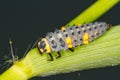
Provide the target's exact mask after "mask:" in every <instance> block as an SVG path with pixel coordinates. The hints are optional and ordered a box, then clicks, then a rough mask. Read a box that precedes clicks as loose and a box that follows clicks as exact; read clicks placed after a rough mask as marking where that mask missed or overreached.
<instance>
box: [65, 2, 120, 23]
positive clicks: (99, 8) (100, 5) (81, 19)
mask: <svg viewBox="0 0 120 80" xmlns="http://www.w3.org/2000/svg"><path fill="white" fill-rule="evenodd" d="M119 1H120V0H98V1H97V2H95V3H94V4H93V5H92V6H91V7H89V8H88V9H86V10H85V11H84V12H82V13H81V14H80V15H78V16H77V17H76V18H74V19H73V20H72V21H70V22H69V23H68V24H67V25H73V24H84V23H89V22H93V21H95V20H96V19H98V18H99V17H100V16H101V15H103V14H104V13H105V12H107V11H108V10H109V9H110V8H111V7H113V6H114V5H115V4H116V3H118V2H119ZM108 6H109V7H108ZM88 15H89V16H88Z"/></svg>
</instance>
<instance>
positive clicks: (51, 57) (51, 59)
mask: <svg viewBox="0 0 120 80" xmlns="http://www.w3.org/2000/svg"><path fill="white" fill-rule="evenodd" d="M48 55H49V56H50V59H48V60H49V61H53V56H52V54H51V53H48Z"/></svg>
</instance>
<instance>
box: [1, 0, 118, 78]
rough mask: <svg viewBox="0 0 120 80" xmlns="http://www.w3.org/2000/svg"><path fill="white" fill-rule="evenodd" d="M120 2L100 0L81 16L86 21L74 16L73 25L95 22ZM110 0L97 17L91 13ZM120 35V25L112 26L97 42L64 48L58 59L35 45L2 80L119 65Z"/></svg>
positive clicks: (2, 76)
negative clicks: (49, 57)
mask: <svg viewBox="0 0 120 80" xmlns="http://www.w3.org/2000/svg"><path fill="white" fill-rule="evenodd" d="M118 1H119V0H99V1H98V3H96V4H95V5H96V7H93V6H92V8H89V9H88V11H87V10H86V11H85V12H83V13H82V14H81V17H79V18H83V20H82V19H79V18H76V19H74V20H76V21H75V22H74V21H72V22H70V23H69V24H73V23H79V22H80V23H83V22H91V21H94V20H95V19H97V18H98V17H100V16H101V15H102V14H103V13H104V12H105V11H107V10H108V9H110V8H111V7H112V6H113V5H115V3H117V2H118ZM107 2H108V3H109V5H104V8H102V10H101V12H99V14H96V15H94V17H93V18H92V17H91V13H90V14H88V12H89V11H93V10H94V11H95V10H97V9H93V8H97V7H98V5H99V6H100V4H101V5H102V4H105V3H107ZM102 6H103V5H102ZM102 6H101V7H102ZM106 7H107V8H106ZM104 9H105V10H104ZM95 12H97V11H95ZM100 13H101V14H100ZM84 14H85V16H84ZM82 16H83V17H82ZM95 17H96V18H95ZM84 18H85V20H84ZM78 21H79V22H78ZM119 34H120V25H119V26H116V27H113V28H111V29H110V30H109V31H107V32H106V33H105V34H104V35H103V36H101V37H100V38H98V39H96V40H95V41H94V42H91V43H90V44H88V45H83V46H80V47H76V48H75V51H74V52H70V51H69V50H67V51H61V54H62V57H61V58H58V59H56V58H55V56H56V53H55V52H52V53H51V54H52V55H53V56H54V59H55V60H54V61H48V60H47V59H48V54H44V55H42V56H41V55H40V53H39V51H38V49H37V48H34V49H32V50H30V51H29V52H28V53H27V55H26V56H25V57H24V58H23V59H21V60H18V61H16V62H15V63H14V64H13V66H11V67H10V68H9V69H8V70H7V71H5V72H4V73H3V74H1V75H0V80H28V79H30V78H31V77H34V76H38V75H39V76H47V75H53V74H58V73H65V72H71V71H76V70H84V69H90V68H98V67H105V66H110V65H118V64H120V58H119V57H120V45H119V44H120V35H119Z"/></svg>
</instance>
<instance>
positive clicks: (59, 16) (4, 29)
mask: <svg viewBox="0 0 120 80" xmlns="http://www.w3.org/2000/svg"><path fill="white" fill-rule="evenodd" d="M95 1H96V0H59V1H57V0H16V1H15V0H1V1H0V61H1V62H0V64H3V63H4V60H3V59H4V56H5V55H6V54H8V53H9V49H8V48H9V44H8V41H9V39H12V41H13V44H14V49H16V48H17V55H18V56H19V58H21V57H22V56H23V55H24V53H25V51H26V49H27V47H28V45H29V44H34V42H35V41H36V40H37V39H38V38H39V37H42V36H45V34H46V33H47V32H48V31H54V29H56V28H60V26H62V25H65V24H67V23H68V22H69V21H71V20H72V19H73V18H74V17H76V16H77V15H78V14H79V13H81V12H82V11H84V10H85V9H86V8H87V7H89V6H90V5H91V4H93V3H94V2H95ZM106 4H107V3H106ZM103 7H104V6H103ZM97 21H106V22H109V23H111V24H113V25H117V24H120V4H117V5H116V6H114V7H113V8H112V9H111V10H110V11H108V12H107V13H106V14H104V15H103V16H102V17H101V18H99V19H98V20H97ZM4 67H5V65H4V66H3V65H2V67H1V69H0V72H2V71H4V70H5V69H6V68H4ZM79 74H80V75H79ZM119 74H120V66H115V67H107V68H100V69H91V70H84V71H78V72H72V73H67V74H58V75H55V76H49V77H44V78H42V77H35V78H32V79H30V80H107V79H109V80H120V76H119Z"/></svg>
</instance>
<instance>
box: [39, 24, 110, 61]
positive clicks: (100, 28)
mask: <svg viewBox="0 0 120 80" xmlns="http://www.w3.org/2000/svg"><path fill="white" fill-rule="evenodd" d="M109 28H110V24H107V23H105V22H94V23H89V24H83V25H81V26H80V25H73V26H71V27H67V28H66V27H62V28H61V30H55V31H54V32H49V33H47V35H46V36H45V37H44V38H41V40H39V41H38V43H37V48H38V50H39V52H40V53H41V54H42V53H48V54H49V56H50V57H51V60H53V57H52V55H51V52H52V51H55V52H57V53H58V56H57V57H61V54H60V53H59V52H60V50H67V49H70V50H72V51H73V50H74V49H73V48H74V47H76V46H80V45H82V44H89V42H92V41H93V40H94V39H96V38H98V37H99V36H101V35H102V34H103V33H104V32H105V31H106V30H108V29H109Z"/></svg>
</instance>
